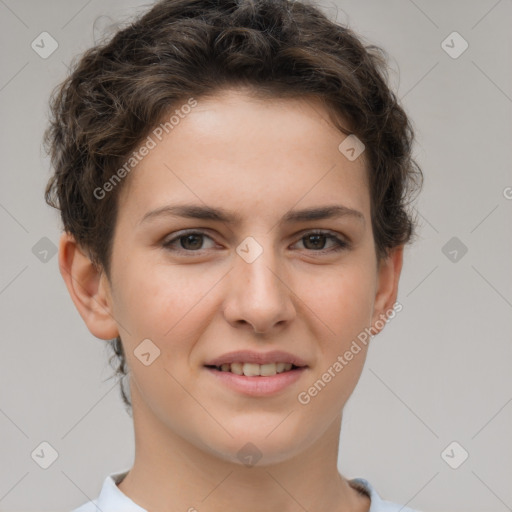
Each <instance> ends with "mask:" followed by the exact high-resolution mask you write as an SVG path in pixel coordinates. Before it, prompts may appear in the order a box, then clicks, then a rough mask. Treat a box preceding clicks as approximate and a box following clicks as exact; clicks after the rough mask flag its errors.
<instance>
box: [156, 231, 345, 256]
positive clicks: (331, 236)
mask: <svg viewBox="0 0 512 512" xmlns="http://www.w3.org/2000/svg"><path fill="white" fill-rule="evenodd" d="M190 235H199V236H203V237H207V238H210V239H212V238H211V237H210V236H209V235H207V234H206V233H204V232H202V231H195V230H191V231H185V232H181V233H180V234H179V235H178V236H175V237H173V238H171V239H170V240H167V241H165V242H164V243H163V244H162V245H163V247H164V248H165V249H166V250H168V251H171V252H176V253H178V254H180V253H181V254H183V253H185V254H193V253H195V254H202V252H203V251H204V250H207V249H198V250H187V249H181V248H180V249H175V248H173V247H171V246H172V245H173V244H174V243H175V242H178V241H179V240H180V239H181V238H185V237H187V236H190ZM311 235H323V236H325V237H326V238H327V239H329V240H331V241H333V242H334V243H335V244H336V245H335V247H334V248H333V249H327V250H326V249H320V250H318V251H316V250H314V249H306V250H307V251H310V252H313V253H316V254H329V253H333V252H334V253H336V252H340V251H343V250H347V249H349V248H350V243H349V242H348V241H346V240H343V239H342V238H340V237H338V236H336V235H334V234H333V233H331V232H329V231H323V230H312V231H308V232H306V233H304V234H303V235H302V236H301V238H300V240H299V241H301V240H302V239H304V238H307V237H308V236H311Z"/></svg>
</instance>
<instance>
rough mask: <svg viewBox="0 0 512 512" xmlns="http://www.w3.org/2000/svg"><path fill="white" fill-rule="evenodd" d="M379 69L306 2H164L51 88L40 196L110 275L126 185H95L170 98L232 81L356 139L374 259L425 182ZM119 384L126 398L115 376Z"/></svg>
mask: <svg viewBox="0 0 512 512" xmlns="http://www.w3.org/2000/svg"><path fill="white" fill-rule="evenodd" d="M387 73H388V69H387V53H386V52H385V51H384V50H383V49H381V48H379V47H378V46H375V45H372V44H364V43H363V39H362V38H361V36H358V35H356V34H355V33H354V32H353V31H352V30H351V29H350V28H348V27H346V26H343V25H341V24H339V23H337V22H336V21H331V20H330V19H329V18H328V17H327V16H326V15H325V14H324V13H323V12H322V11H321V10H320V9H319V8H318V7H317V6H314V5H312V4H311V2H308V0H295V1H293V0H161V1H159V2H157V3H156V4H155V5H154V6H153V7H151V9H150V10H149V11H147V12H145V13H142V14H141V15H139V16H137V17H136V18H135V19H134V20H133V21H131V22H130V23H129V24H128V25H127V26H126V27H124V28H120V29H119V30H118V31H117V32H116V33H115V34H113V36H111V37H110V38H108V39H107V40H104V41H102V42H100V43H98V44H97V45H95V46H94V47H92V48H90V49H88V50H87V51H85V52H84V53H83V54H82V55H81V56H80V58H79V59H78V58H77V59H75V60H74V61H73V63H72V66H71V70H70V73H69V75H68V76H67V78H66V79H65V80H64V81H63V82H62V83H61V84H59V85H58V86H57V87H56V88H55V89H54V91H53V93H52V97H51V99H50V122H49V125H48V127H47V129H46V131H45V134H44V145H45V148H46V150H47V152H48V153H49V154H50V157H51V164H52V167H53V169H54V173H53V175H52V176H51V178H50V180H49V182H48V184H47V187H46V191H45V199H46V202H47V203H48V204H49V205H51V206H53V207H54V208H57V209H59V210H60V213H61V219H62V222H63V225H64V229H65V230H66V231H67V232H69V233H70V234H72V235H73V237H74V238H75V240H76V242H77V243H78V244H79V245H80V246H81V247H82V248H83V249H85V250H86V251H87V253H88V254H89V257H90V258H91V261H92V262H93V264H95V265H96V266H98V267H99V268H101V269H102V270H103V271H104V272H105V273H106V275H107V277H109V279H110V270H111V269H110V264H111V261H110V260H111V251H112V240H113V235H114V228H115V224H116V217H117V197H118V194H119V191H120V189H121V187H122V186H123V183H122V182H121V183H120V184H119V185H118V186H116V187H113V188H112V191H111V192H110V193H109V199H108V200H102V199H98V194H97V190H98V189H99V188H101V187H102V186H103V185H104V184H105V183H106V182H108V181H109V180H111V179H112V177H113V176H114V174H115V172H116V170H118V169H119V167H120V166H121V165H122V164H123V162H126V160H127V159H128V158H130V155H131V153H132V152H133V151H134V149H135V148H137V146H138V145H139V144H141V141H143V140H144V139H145V138H146V137H147V135H148V133H149V132H150V131H151V130H152V129H153V128H154V127H155V126H157V125H158V124H159V123H160V122H161V120H162V119H164V118H165V116H168V115H169V113H170V112H172V110H173V108H175V107H176V106H178V105H180V104H183V103H184V102H186V99H187V98H190V97H194V98H198V99H200V98H206V97H211V96H213V95H215V93H216V92H219V91H221V90H222V89H224V88H232V87H244V88H249V89H250V90H251V91H254V93H255V94H257V95H258V96H260V97H262V98H274V97H275V98H286V97H289V98H297V97H307V98H315V99H319V100H320V101H321V102H322V104H323V105H324V106H325V108H326V110H327V112H328V113H329V116H330V117H331V118H332V120H333V122H334V123H335V125H336V127H337V128H339V130H340V131H342V132H343V133H345V134H354V135H356V136H357V138H358V139H359V140H360V141H362V142H363V144H364V145H365V155H364V156H365V160H366V162H367V173H368V179H369V193H370V200H371V222H372V228H373V233H374V241H375V250H376V254H377V259H378V261H380V260H381V259H382V258H384V257H385V256H386V255H387V254H388V252H389V250H390V249H392V248H394V247H397V246H400V245H403V244H405V243H408V242H410V241H411V239H412V238H413V235H414V232H415V222H416V221H415V218H414V217H413V215H412V212H411V211H410V209H409V205H410V202H411V200H412V198H413V195H414V192H415V191H416V190H419V189H420V188H421V185H422V181H423V174H422V171H421V169H420V167H419V166H418V164H417V163H416V162H415V160H414V159H413V157H412V154H411V150H412V144H413V141H414V131H413V127H412V125H411V122H410V120H409V119H408V117H407V115H406V113H405V111H404V109H403V108H402V107H401V106H400V105H399V101H398V99H397V97H396V95H395V94H394V93H393V92H392V91H391V89H390V87H389V86H388V84H387V82H388V74H387ZM343 123H345V124H343ZM347 127H348V128H347ZM95 191H96V193H95ZM110 344H111V348H112V349H113V351H114V354H113V356H112V358H117V360H118V366H117V369H116V374H119V375H121V376H126V375H127V371H128V369H127V366H126V361H125V356H124V352H123V347H122V345H121V343H120V338H119V337H118V338H116V339H115V340H110ZM112 358H111V361H112ZM121 394H122V398H123V401H124V403H125V404H126V405H127V406H128V407H129V408H130V407H131V402H130V400H129V398H128V396H127V392H126V391H125V390H124V389H123V386H121Z"/></svg>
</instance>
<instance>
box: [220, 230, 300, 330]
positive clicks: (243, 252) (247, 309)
mask: <svg viewBox="0 0 512 512" xmlns="http://www.w3.org/2000/svg"><path fill="white" fill-rule="evenodd" d="M236 252H237V255H236V258H235V263H234V266H235V269H234V270H235V271H234V272H233V273H232V277H231V279H232V281H231V283H230V292H229V299H228V301H229V304H228V307H227V308H226V312H227V314H228V317H229V318H228V320H229V321H231V322H238V323H239V322H241V321H245V322H247V323H249V324H251V325H252V326H253V328H254V329H255V330H256V331H258V332H264V331H266V330H268V329H270V328H271V327H272V326H274V325H275V324H277V323H280V322H283V321H284V320H289V319H290V318H291V317H292V315H293V312H294V308H293V304H292V301H291V297H290V294H291V292H290V290H289V289H288V287H287V286H286V285H285V282H286V278H285V276H284V275H281V274H282V273H283V268H284V265H283V264H282V261H281V260H280V259H279V254H276V251H275V248H274V246H273V243H272V237H271V236H270V235H269V236H254V237H252V236H251V237H247V238H246V239H244V240H243V241H242V243H240V244H239V246H238V247H237V249H236Z"/></svg>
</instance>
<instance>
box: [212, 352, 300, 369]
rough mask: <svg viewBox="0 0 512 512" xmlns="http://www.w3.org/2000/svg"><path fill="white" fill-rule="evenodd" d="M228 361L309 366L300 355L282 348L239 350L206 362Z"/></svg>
mask: <svg viewBox="0 0 512 512" xmlns="http://www.w3.org/2000/svg"><path fill="white" fill-rule="evenodd" d="M227 363H255V364H268V363H292V364H293V365H295V366H307V364H306V362H305V361H304V360H303V359H301V358H300V357H298V356H296V355H294V354H290V353H289V352H283V351H282V350H273V351H272V352H253V351H250V350H237V351H235V352H228V353H227V354H223V355H221V356H219V357H216V358H214V359H210V360H208V361H207V362H206V363H205V366H221V365H222V364H227Z"/></svg>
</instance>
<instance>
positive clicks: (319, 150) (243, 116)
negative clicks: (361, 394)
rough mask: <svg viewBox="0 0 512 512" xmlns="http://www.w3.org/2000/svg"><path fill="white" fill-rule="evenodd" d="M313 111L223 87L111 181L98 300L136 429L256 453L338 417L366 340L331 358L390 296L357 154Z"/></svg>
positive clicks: (280, 451)
mask: <svg viewBox="0 0 512 512" xmlns="http://www.w3.org/2000/svg"><path fill="white" fill-rule="evenodd" d="M327 119H328V115H327V112H326V111H325V110H323V109H322V107H321V105H320V104H318V103H316V102H314V101H312V100H305V99H284V100H283V99H282V100H278V99H273V100H264V101H263V100H261V99H256V98H254V97H251V96H249V95H248V94H245V93H243V92H242V91H240V90H238V91H234V90H231V91H224V92H222V93H219V94H217V95H216V96H215V97H211V98H210V99H204V100H201V99H198V101H197V106H195V107H194V108H192V109H191V111H190V113H188V115H186V116H183V118H181V119H180V121H179V124H177V125H176V126H175V127H174V128H173V130H172V131H170V132H169V134H166V133H165V132H164V133H163V135H164V136H163V137H161V138H162V140H161V141H160V140H158V138H157V137H155V136H154V135H153V139H154V140H155V141H156V146H155V147H154V148H152V149H151V150H150V151H149V153H148V154H147V155H146V156H145V157H144V158H143V159H142V160H141V161H140V163H139V164H138V165H137V166H136V167H135V168H134V169H133V170H132V171H131V173H130V175H129V176H128V177H127V178H126V182H125V183H124V184H123V189H122V190H121V193H120V196H119V215H118V219H117V224H116V230H115V236H114V240H113V252H112V260H111V269H112V271H111V281H110V284H109V286H110V291H109V295H110V299H109V300H110V307H111V311H112V316H113V318H115V322H116V326H117V328H118V330H119V333H120V335H121V338H122V341H123V345H124V348H125V353H126V355H127V360H128V364H129V366H130V369H131V395H132V401H133V405H134V418H135V420H136V421H137V418H142V417H144V418H146V420H144V425H145V426H144V427H141V428H158V429H164V431H167V432H172V433H173V434H174V435H176V436H180V437H181V438H183V439H185V440H186V441H188V442H189V443H191V444H192V445H194V446H196V447H199V448H201V449H202V450H206V451H207V452H209V453H211V454H215V455H216V456H218V457H222V458H223V459H225V460H232V461H235V462H236V461H238V462H239V461H240V460H239V455H238V453H239V450H240V449H241V448H242V447H243V446H244V445H245V444H246V443H248V442H251V443H253V444H254V445H255V446H256V447H257V448H258V450H259V451H260V452H261V454H262V455H263V457H264V460H265V461H266V462H269V463H270V462H277V461H280V460H284V459H286V458H289V457H292V456H294V455H296V454H298V453H300V452H301V451H302V450H305V449H306V448H307V447H308V446H311V445H312V444H313V443H314V442H315V441H316V440H318V439H319V438H320V437H321V436H322V434H324V433H325V432H326V431H327V429H328V428H329V426H330V425H332V424H333V422H334V421H336V419H337V418H339V415H340V412H341V411H342V409H343V406H344V404H345V402H346V401H347V399H348V398H349V396H350V394H351V393H352V391H353V389H354V387H355V385H356V383H357V381H358V379H359V376H360V374H361V370H362V368H363V363H364V360H365V357H366V349H367V347H366V345H364V344H363V343H359V346H360V350H359V351H358V352H357V353H354V352H355V350H353V351H352V354H353V357H352V358H351V360H347V358H345V357H344V356H343V355H344V354H345V353H346V352H347V351H350V348H351V346H352V347H353V342H354V340H356V339H357V337H358V335H359V334H360V333H361V332H362V331H364V329H365V328H368V327H370V326H371V325H372V322H373V321H374V320H375V318H378V314H379V313H382V309H384V306H385V304H384V302H386V301H387V302H386V306H389V303H390V301H391V303H392V302H394V299H393V297H392V294H393V290H391V288H392V286H391V285H389V283H390V282H391V279H390V278H389V275H390V272H387V273H386V271H385V270H383V271H382V273H380V272H379V268H378V265H377V260H376V255H375V246H374V241H373V233H372V227H371V221H370V196H369V189H368V181H367V175H366V170H365V163H364V160H363V158H364V154H363V155H362V156H361V157H359V158H357V159H356V160H354V161H350V160H348V159H347V158H346V157H345V156H344V155H343V154H342V153H341V152H340V150H339V149H338V146H339V144H340V143H341V142H342V141H343V139H344V138H345V137H346V136H345V135H344V134H342V133H341V132H340V131H338V130H337V129H336V128H335V127H334V126H332V125H331V124H330V123H329V122H328V121H327ZM103 200H108V198H106V199H103ZM180 208H181V211H180ZM329 209H330V210H329ZM313 210H314V211H313ZM308 211H309V214H308ZM315 211H316V215H315ZM208 212H209V213H208ZM212 212H213V213H212ZM214 213H215V214H214ZM221 215H222V216H224V217H223V218H220V217H221ZM391 273H392V272H391ZM395 273H396V268H395ZM395 277H396V276H395ZM386 286H387V288H385V287H386ZM383 288H385V290H384V292H386V293H387V292H388V290H390V293H388V294H387V295H386V293H384V292H382V290H383ZM381 292H382V295H383V296H382V297H380V295H379V293H381ZM376 306H379V308H377V307H376ZM143 340H150V341H144V344H142V345H141V342H143ZM241 351H243V353H239V354H233V353H236V352H241ZM275 351H278V352H279V353H275V354H269V353H270V352H275ZM141 354H145V355H141ZM266 356H268V357H267V358H265V357H266ZM339 356H341V357H342V358H343V361H344V362H345V364H343V365H342V369H341V370H340V366H339V365H340V364H341V362H340V359H339ZM155 357H156V358H155ZM258 358H260V359H258ZM141 359H142V360H143V361H144V362H142V361H141ZM257 361H260V362H262V363H265V364H264V365H263V366H260V365H255V363H256V362H257ZM337 361H338V365H336V362H337ZM223 362H224V363H225V364H226V366H225V367H224V368H225V369H226V368H227V369H228V370H229V371H228V372H223V371H219V370H218V369H215V368H212V366H220V365H221V364H222V363H223ZM290 362H292V363H294V367H292V370H289V371H284V372H283V373H279V374H277V375H274V376H272V375H267V376H266V375H263V376H261V375H259V376H246V375H242V376H240V375H237V372H238V373H240V372H243V373H248V374H249V375H250V374H251V372H255V373H258V372H259V373H262V372H263V373H267V372H268V373H269V374H272V373H274V372H276V371H280V370H282V369H283V365H282V364H281V365H277V366H275V367H274V366H273V365H272V364H271V363H290ZM228 363H235V364H234V365H230V364H228ZM236 363H252V364H248V365H244V366H241V365H240V364H239V365H237V364H236ZM295 366H298V367H299V368H297V369H295ZM288 367H289V365H288V366H286V367H285V369H286V368H288ZM240 368H241V369H240ZM326 372H327V373H329V375H330V377H331V378H330V379H329V378H328V377H325V376H324V378H322V375H324V374H326ZM319 379H320V380H322V382H323V385H318V380H319ZM315 382H317V387H316V393H315V391H311V392H310V391H308V390H310V389H311V387H312V386H314V384H315ZM148 418H149V419H148ZM140 421H142V420H140ZM149 425H151V426H152V427H149ZM147 434H148V435H149V432H148V433H147Z"/></svg>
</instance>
